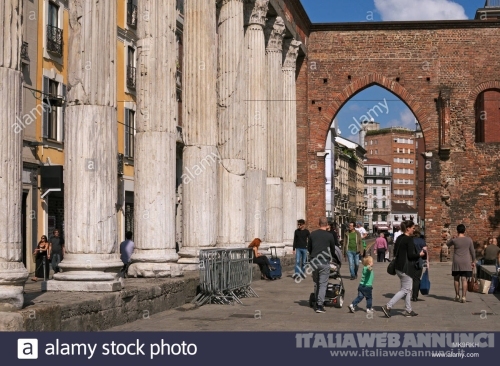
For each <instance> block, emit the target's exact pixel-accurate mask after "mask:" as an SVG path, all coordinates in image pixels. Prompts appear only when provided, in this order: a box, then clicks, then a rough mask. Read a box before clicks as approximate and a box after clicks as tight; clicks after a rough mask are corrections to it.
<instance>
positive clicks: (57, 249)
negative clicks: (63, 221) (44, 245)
mask: <svg viewBox="0 0 500 366" xmlns="http://www.w3.org/2000/svg"><path fill="white" fill-rule="evenodd" d="M64 254H65V249H64V239H63V238H61V237H60V236H59V230H58V229H55V230H54V236H52V237H51V238H50V241H49V252H48V254H47V259H48V260H50V261H51V264H52V269H53V270H54V273H58V272H61V269H60V268H59V263H61V261H62V260H63V259H64Z"/></svg>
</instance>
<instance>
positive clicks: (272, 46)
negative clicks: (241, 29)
mask: <svg viewBox="0 0 500 366" xmlns="http://www.w3.org/2000/svg"><path fill="white" fill-rule="evenodd" d="M285 31H286V27H285V22H284V21H283V18H281V17H276V18H271V19H270V21H269V22H268V23H267V27H266V28H265V33H266V39H267V47H266V51H279V52H282V51H283V38H284V37H285Z"/></svg>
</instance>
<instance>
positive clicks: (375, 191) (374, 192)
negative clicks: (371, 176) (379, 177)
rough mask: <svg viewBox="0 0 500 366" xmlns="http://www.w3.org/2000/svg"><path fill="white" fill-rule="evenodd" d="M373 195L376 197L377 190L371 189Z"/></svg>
mask: <svg viewBox="0 0 500 366" xmlns="http://www.w3.org/2000/svg"><path fill="white" fill-rule="evenodd" d="M373 195H374V196H376V195H377V188H373Z"/></svg>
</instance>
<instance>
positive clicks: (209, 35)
mask: <svg viewBox="0 0 500 366" xmlns="http://www.w3.org/2000/svg"><path fill="white" fill-rule="evenodd" d="M183 37H184V64H183V67H184V69H183V74H182V75H183V82H182V85H183V89H182V95H183V98H182V107H183V135H184V138H185V144H186V145H185V147H184V154H183V164H184V167H183V175H182V177H181V178H182V183H183V230H182V234H183V239H182V243H183V247H182V249H181V250H180V251H179V253H178V254H179V256H180V257H181V258H180V259H179V262H178V263H183V258H182V257H183V256H184V255H185V254H187V255H189V253H191V250H192V249H195V251H196V249H197V248H200V247H202V248H206V247H212V246H215V244H216V241H217V219H218V212H217V211H218V210H217V205H218V200H217V190H218V187H217V165H218V160H219V159H220V156H219V154H218V151H217V146H216V145H217V94H216V90H217V89H216V83H217V49H216V47H215V44H216V43H217V38H216V37H217V34H216V3H215V2H214V1H203V0H194V1H186V2H185V4H184V31H183ZM188 260H191V259H189V258H188Z"/></svg>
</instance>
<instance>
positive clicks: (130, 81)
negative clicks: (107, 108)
mask: <svg viewBox="0 0 500 366" xmlns="http://www.w3.org/2000/svg"><path fill="white" fill-rule="evenodd" d="M127 87H128V88H129V89H135V67H133V66H127Z"/></svg>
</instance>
